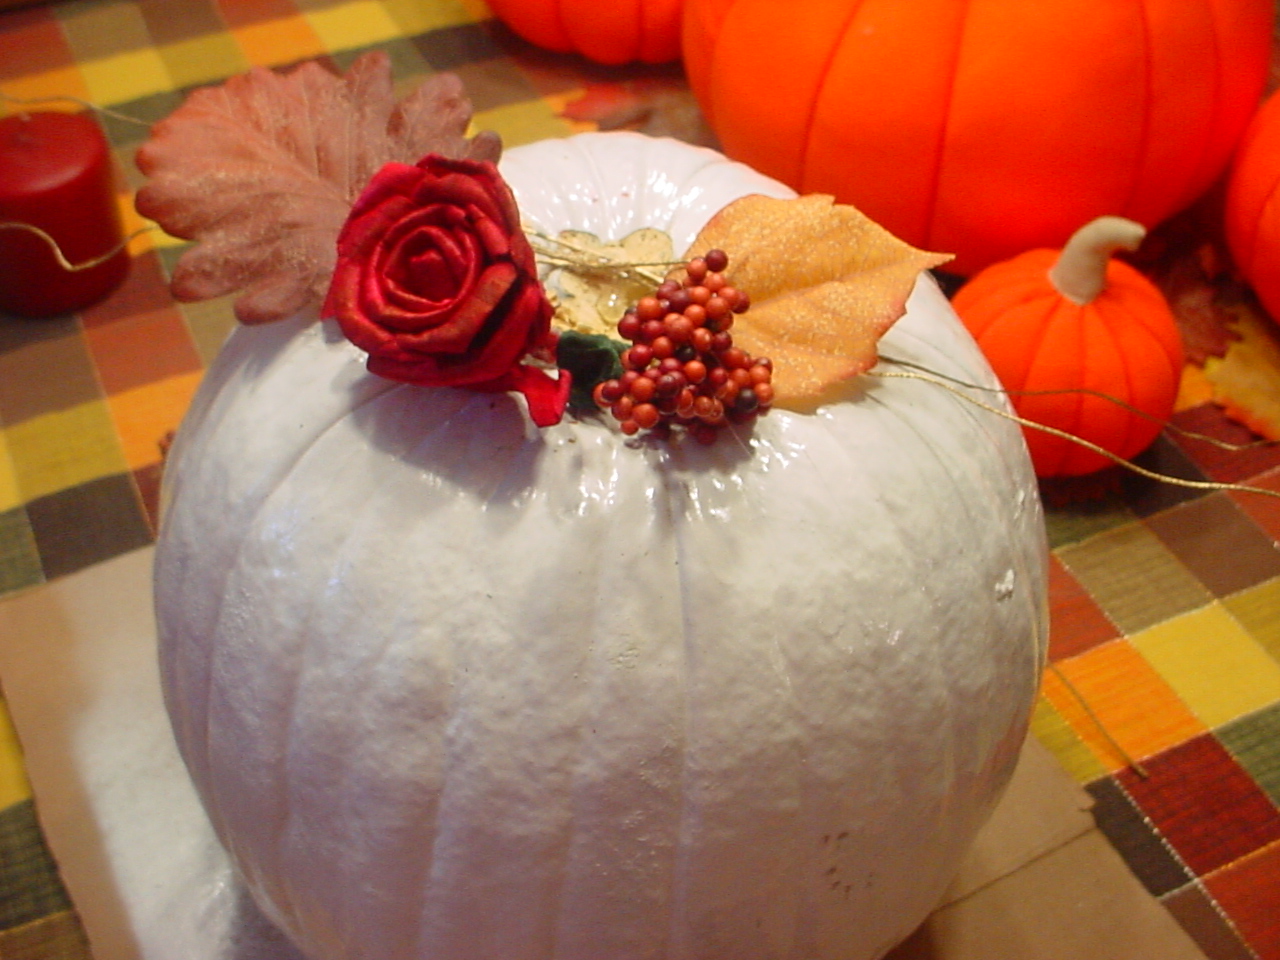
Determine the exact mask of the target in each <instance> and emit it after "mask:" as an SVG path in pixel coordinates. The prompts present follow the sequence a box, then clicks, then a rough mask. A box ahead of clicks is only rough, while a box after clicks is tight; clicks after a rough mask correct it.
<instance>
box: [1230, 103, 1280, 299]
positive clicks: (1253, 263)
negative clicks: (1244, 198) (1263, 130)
mask: <svg viewBox="0 0 1280 960" xmlns="http://www.w3.org/2000/svg"><path fill="white" fill-rule="evenodd" d="M1277 104H1280V100H1277ZM1273 112H1275V113H1276V114H1277V115H1278V116H1280V110H1276V111H1273ZM1277 140H1278V141H1280V138H1277ZM1258 175H1259V174H1254V176H1258ZM1278 208H1280V176H1277V177H1275V178H1274V179H1273V181H1272V184H1271V187H1270V189H1268V190H1267V191H1266V192H1265V193H1264V194H1263V198H1262V202H1261V203H1259V204H1257V210H1258V215H1257V216H1255V217H1250V218H1248V220H1247V223H1248V230H1249V233H1248V236H1247V237H1241V238H1240V239H1239V240H1238V241H1237V244H1238V248H1239V253H1238V254H1237V255H1238V257H1239V259H1240V261H1241V264H1242V266H1247V270H1246V274H1247V276H1248V277H1249V278H1250V280H1251V282H1252V283H1254V284H1255V285H1256V284H1257V282H1258V280H1259V279H1261V278H1262V277H1265V276H1267V271H1268V270H1271V269H1274V267H1273V266H1272V264H1270V263H1269V262H1268V259H1269V258H1268V256H1267V252H1266V246H1265V245H1263V244H1260V243H1259V242H1258V238H1259V237H1260V236H1262V232H1263V229H1264V225H1265V224H1266V223H1267V222H1268V221H1269V220H1270V219H1271V218H1272V217H1273V216H1274V217H1277V218H1278V220H1280V209H1278Z"/></svg>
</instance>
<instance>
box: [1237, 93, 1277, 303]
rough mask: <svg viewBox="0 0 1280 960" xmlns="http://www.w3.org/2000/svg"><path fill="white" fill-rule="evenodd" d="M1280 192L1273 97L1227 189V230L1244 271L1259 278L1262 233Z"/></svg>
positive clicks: (1240, 153) (1249, 134) (1252, 131)
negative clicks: (1268, 213) (1258, 251)
mask: <svg viewBox="0 0 1280 960" xmlns="http://www.w3.org/2000/svg"><path fill="white" fill-rule="evenodd" d="M1277 189H1280V95H1272V96H1271V97H1270V98H1269V99H1268V100H1267V102H1266V103H1264V104H1263V105H1262V108H1261V109H1260V110H1259V111H1258V114H1257V116H1256V117H1254V119H1253V122H1252V123H1251V124H1250V126H1249V129H1248V131H1247V132H1246V133H1245V136H1244V139H1243V140H1242V141H1241V143H1240V148H1239V151H1238V153H1237V155H1236V161H1235V166H1234V168H1233V169H1232V171H1231V180H1230V184H1229V187H1228V189H1227V206H1226V230H1227V240H1228V242H1229V243H1230V245H1231V253H1232V255H1233V256H1234V257H1235V259H1236V262H1237V263H1238V264H1239V266H1240V269H1241V270H1242V271H1244V272H1245V274H1246V275H1247V276H1249V277H1251V278H1252V277H1256V276H1257V273H1256V272H1255V271H1256V266H1255V263H1254V258H1255V252H1256V251H1257V249H1258V238H1259V232H1260V231H1261V229H1262V224H1263V221H1264V220H1265V219H1266V216H1267V214H1266V211H1267V210H1268V208H1269V206H1270V204H1271V203H1272V200H1273V198H1274V197H1275V195H1276V191H1277Z"/></svg>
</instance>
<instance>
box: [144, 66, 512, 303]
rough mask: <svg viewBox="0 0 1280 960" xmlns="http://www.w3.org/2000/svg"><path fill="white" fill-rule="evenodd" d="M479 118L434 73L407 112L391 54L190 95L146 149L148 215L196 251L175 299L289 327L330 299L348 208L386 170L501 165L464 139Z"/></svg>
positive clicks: (456, 86) (183, 269)
mask: <svg viewBox="0 0 1280 960" xmlns="http://www.w3.org/2000/svg"><path fill="white" fill-rule="evenodd" d="M470 119H471V108H470V104H469V103H468V102H467V100H466V98H465V96H464V95H463V93H462V85H461V83H460V81H458V79H457V78H456V77H452V76H449V75H443V74H441V75H436V76H433V77H431V78H430V79H428V80H427V81H426V82H425V83H423V84H422V85H421V86H420V87H419V88H418V89H417V90H416V91H415V92H414V93H412V94H411V95H410V96H409V97H408V98H406V99H405V101H404V102H403V103H400V104H397V103H396V102H395V97H394V94H393V90H392V82H391V70H390V62H389V60H388V58H387V56H386V54H385V53H382V52H380V51H376V52H374V53H370V54H367V55H365V56H363V57H361V58H360V59H359V60H357V61H356V62H355V63H354V64H352V66H351V68H350V69H349V70H348V71H347V73H346V74H345V75H343V76H337V75H335V74H333V73H331V72H329V71H328V70H325V69H324V68H323V67H321V66H319V65H318V64H315V63H308V64H304V65H302V66H301V67H298V68H297V69H295V70H293V71H291V72H289V73H287V74H277V73H273V72H271V71H269V70H265V69H262V68H256V69H254V70H252V71H250V72H249V73H247V74H244V75H242V76H238V77H233V78H232V79H230V80H228V81H227V82H226V83H225V84H223V85H221V86H218V87H210V88H206V89H203V90H198V91H196V92H195V93H193V94H192V95H191V96H190V97H189V98H188V99H187V101H186V103H184V104H183V105H182V106H181V107H180V108H178V110H176V111H175V112H174V113H173V114H172V115H171V116H170V117H168V118H167V119H166V120H164V121H162V122H161V123H159V124H157V125H156V127H155V128H154V129H153V131H152V135H151V138H150V140H148V142H147V143H146V144H145V145H144V146H143V147H142V149H141V150H140V151H139V153H138V166H139V168H140V169H141V170H142V172H143V173H144V174H145V175H146V176H147V177H148V178H149V182H148V183H147V184H146V185H145V186H144V187H143V188H142V189H141V190H140V191H139V192H138V198H137V206H138V211H139V212H140V213H141V214H142V215H143V216H145V217H149V218H150V219H153V220H155V221H156V222H157V223H159V224H160V226H161V227H163V228H164V229H165V230H166V231H167V232H168V233H170V234H172V235H173V236H177V237H182V238H184V239H192V240H196V241H198V245H197V246H196V247H194V248H193V249H192V250H190V251H188V253H186V254H185V255H184V256H183V257H182V259H181V260H180V261H179V263H178V266H177V268H176V269H175V271H174V276H173V292H174V295H175V296H176V297H178V298H179V299H183V300H201V299H206V298H209V297H217V296H222V295H225V294H228V293H233V292H236V291H241V290H243V291H245V292H244V295H243V296H242V297H241V298H240V299H239V300H238V301H237V303H236V314H237V316H238V317H239V318H240V320H241V321H242V322H244V323H261V322H266V321H271V320H278V319H282V318H284V317H287V316H289V315H290V314H292V313H295V312H297V311H298V310H299V309H301V308H302V307H305V306H307V305H308V304H314V303H318V302H319V301H320V300H322V299H323V297H324V294H325V290H326V289H327V287H328V284H329V278H330V275H331V274H332V271H333V267H334V263H335V259H336V249H335V241H336V239H337V236H338V232H339V230H340V229H341V228H342V224H343V222H344V221H345V220H346V217H347V214H348V212H349V211H350V209H351V204H352V203H353V202H354V200H355V198H356V197H357V196H358V195H359V194H360V192H361V190H363V189H364V186H365V184H366V183H368V181H369V179H370V178H371V177H372V176H373V174H374V173H375V172H376V171H377V170H378V169H379V168H381V167H382V166H383V165H384V164H385V163H388V162H391V161H399V162H402V163H415V162H417V161H418V160H419V159H421V158H422V157H423V156H424V155H426V154H428V153H440V154H443V155H445V156H449V157H462V156H475V155H476V154H480V155H481V156H484V157H485V158H487V159H496V156H497V153H498V151H499V149H500V147H499V145H498V144H497V141H496V138H494V137H492V136H483V137H477V138H476V139H475V140H473V141H469V140H467V138H466V137H465V136H464V134H465V131H466V128H467V124H468V123H469V122H470Z"/></svg>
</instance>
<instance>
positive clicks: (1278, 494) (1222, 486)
mask: <svg viewBox="0 0 1280 960" xmlns="http://www.w3.org/2000/svg"><path fill="white" fill-rule="evenodd" d="M885 359H887V358H885ZM890 362H894V363H896V362H898V361H890ZM911 366H913V367H915V368H916V370H917V371H918V370H921V369H925V368H921V367H919V366H918V365H917V364H911ZM929 374H930V375H928V376H926V375H925V374H923V373H919V372H911V371H905V370H899V371H894V370H868V371H867V374H866V375H867V376H871V377H882V378H894V379H900V380H919V381H921V382H923V383H931V384H933V385H934V386H936V387H941V388H942V389H943V390H946V391H947V392H948V393H952V394H955V395H956V396H957V397H959V398H960V399H962V400H964V401H965V402H966V403H970V404H972V405H973V406H975V407H977V408H979V409H980V410H985V411H987V412H988V413H994V414H995V415H996V416H998V417H1003V418H1004V419H1006V420H1012V421H1013V422H1014V423H1017V424H1021V425H1022V426H1024V427H1028V428H1030V429H1032V430H1039V431H1041V432H1043V433H1048V434H1050V435H1052V436H1055V437H1061V438H1062V439H1063V440H1069V441H1071V442H1072V443H1075V444H1078V445H1080V446H1082V447H1084V448H1085V449H1086V450H1092V451H1093V452H1094V453H1097V454H1100V455H1101V456H1104V457H1106V458H1107V459H1108V460H1110V461H1112V462H1113V463H1115V464H1118V465H1119V466H1121V467H1124V468H1125V469H1126V470H1129V471H1131V472H1133V473H1136V474H1138V475H1139V476H1143V477H1147V478H1149V479H1151V480H1159V481H1161V482H1162V483H1169V484H1173V485H1174V486H1177V487H1189V488H1191V489H1193V490H1232V491H1236V492H1238V493H1256V494H1261V495H1262V496H1265V497H1275V498H1277V499H1280V491H1275V490H1264V489H1263V488H1262V487H1251V486H1248V485H1247V484H1243V483H1218V482H1216V481H1213V480H1184V479H1182V478H1181V477H1170V476H1167V475H1165V474H1163V473H1157V472H1155V471H1154V470H1148V469H1147V468H1146V467H1141V466H1138V464H1136V463H1134V462H1132V461H1131V460H1126V459H1124V457H1120V456H1117V455H1116V454H1114V453H1112V452H1111V451H1110V450H1106V449H1104V448H1103V447H1100V446H1098V445H1097V444H1096V443H1093V442H1091V441H1089V440H1086V439H1084V438H1083V437H1077V436H1076V435H1075V434H1071V433H1068V432H1067V431H1065V430H1059V429H1058V428H1057V427H1050V426H1046V425H1045V424H1043V423H1036V422H1035V421H1034V420H1028V419H1027V418H1026V417H1020V416H1018V415H1017V414H1015V413H1008V412H1007V411H1004V410H1001V409H999V408H998V407H993V406H991V405H990V404H988V403H983V402H982V401H981V400H978V399H975V398H974V397H971V396H968V395H967V394H965V393H963V392H962V391H960V390H958V389H956V388H955V387H953V386H952V385H951V384H949V383H947V382H945V380H943V379H939V377H940V376H941V375H939V374H935V373H934V371H932V370H930V371H929ZM980 389H990V388H980ZM1000 392H1003V391H1000Z"/></svg>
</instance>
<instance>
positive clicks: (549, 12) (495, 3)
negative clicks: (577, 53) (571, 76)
mask: <svg viewBox="0 0 1280 960" xmlns="http://www.w3.org/2000/svg"><path fill="white" fill-rule="evenodd" d="M488 4H489V7H490V9H492V10H493V13H494V15H495V16H496V17H498V19H499V20H501V21H502V22H503V23H505V24H506V25H507V26H508V27H510V28H511V29H512V30H513V31H514V32H515V33H517V34H519V35H520V36H521V37H523V38H524V39H525V40H528V41H529V42H530V43H532V44H534V45H535V46H539V47H543V48H544V49H547V50H554V51H555V52H557V53H570V52H572V50H573V42H572V41H571V40H570V39H569V34H568V33H567V32H566V31H565V28H564V23H563V22H562V21H561V18H560V5H559V3H557V2H556V0H544V2H539V3H530V2H529V0H488Z"/></svg>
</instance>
